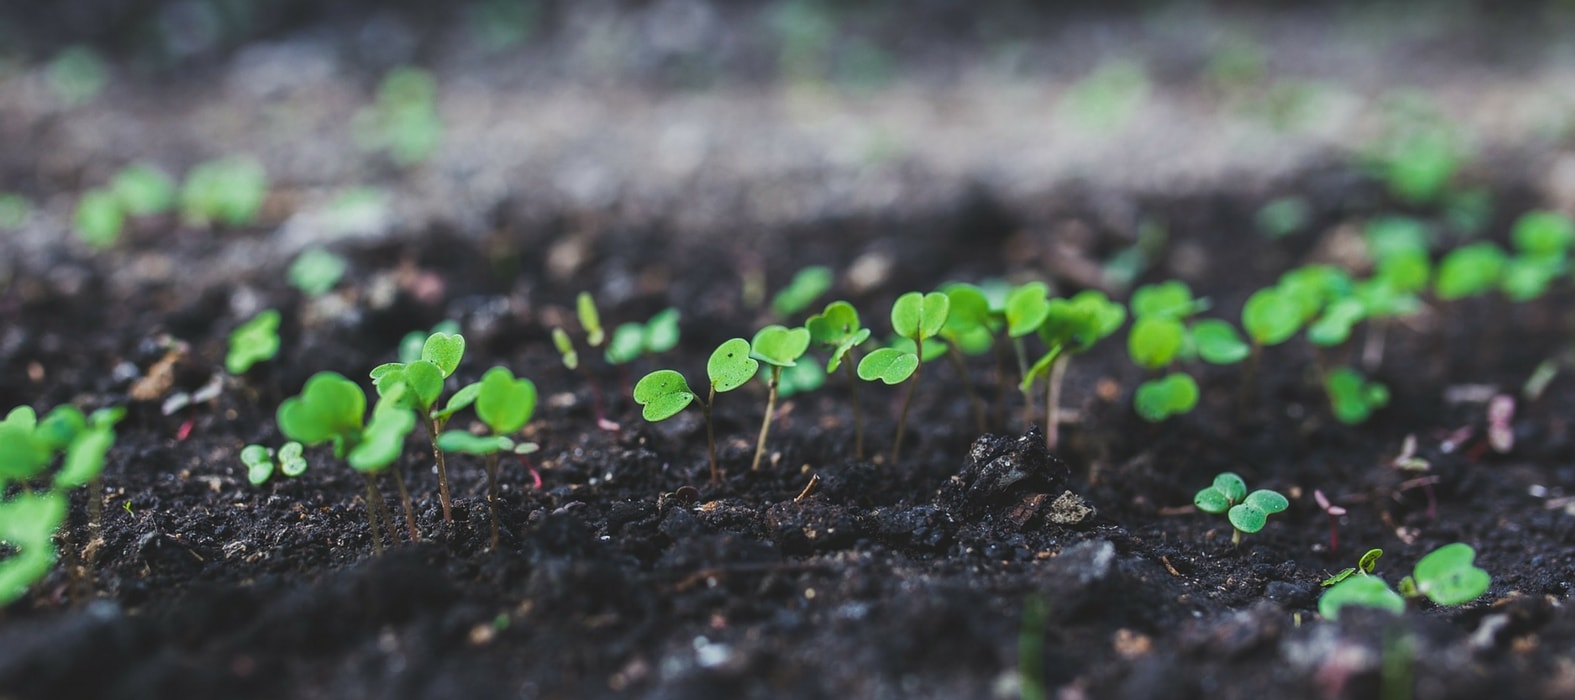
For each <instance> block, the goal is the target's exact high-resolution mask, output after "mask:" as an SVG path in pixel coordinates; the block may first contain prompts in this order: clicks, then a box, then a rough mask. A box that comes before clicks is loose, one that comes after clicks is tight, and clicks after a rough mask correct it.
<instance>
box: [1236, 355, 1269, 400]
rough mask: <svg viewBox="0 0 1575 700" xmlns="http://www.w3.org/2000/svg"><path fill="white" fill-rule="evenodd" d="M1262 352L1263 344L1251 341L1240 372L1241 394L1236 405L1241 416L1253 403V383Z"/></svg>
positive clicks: (1256, 375) (1255, 379)
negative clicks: (1244, 365)
mask: <svg viewBox="0 0 1575 700" xmlns="http://www.w3.org/2000/svg"><path fill="white" fill-rule="evenodd" d="M1262 354H1263V344H1262V343H1259V342H1258V341H1257V340H1254V341H1252V351H1251V352H1249V353H1247V367H1246V368H1245V369H1243V370H1242V373H1241V374H1242V376H1241V396H1239V397H1238V400H1237V406H1236V408H1237V410H1238V411H1239V412H1240V413H1241V415H1242V416H1246V414H1247V411H1248V410H1250V409H1251V408H1252V405H1253V403H1255V402H1254V401H1253V394H1255V393H1257V392H1256V391H1255V390H1254V389H1255V387H1254V386H1253V384H1254V382H1256V381H1257V378H1258V356H1259V355H1262Z"/></svg>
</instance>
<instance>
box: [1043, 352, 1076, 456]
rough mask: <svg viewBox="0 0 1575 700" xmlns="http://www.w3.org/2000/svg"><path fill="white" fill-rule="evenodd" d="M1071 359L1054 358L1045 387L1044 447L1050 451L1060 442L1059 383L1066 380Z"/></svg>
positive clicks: (1063, 356) (1064, 357)
mask: <svg viewBox="0 0 1575 700" xmlns="http://www.w3.org/2000/svg"><path fill="white" fill-rule="evenodd" d="M1071 359H1072V358H1071V356H1070V355H1062V356H1060V357H1057V358H1055V363H1054V364H1052V365H1050V381H1049V383H1048V384H1047V385H1046V386H1045V447H1046V448H1047V449H1050V450H1054V449H1055V448H1056V445H1058V444H1060V442H1061V382H1062V380H1064V379H1066V365H1067V363H1068V362H1070V361H1071Z"/></svg>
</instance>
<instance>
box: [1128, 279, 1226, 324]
mask: <svg viewBox="0 0 1575 700" xmlns="http://www.w3.org/2000/svg"><path fill="white" fill-rule="evenodd" d="M1130 305H1131V307H1132V316H1133V317H1134V318H1138V319H1145V318H1151V317H1155V316H1163V317H1166V318H1174V319H1183V318H1186V317H1188V316H1191V315H1192V314H1194V313H1197V312H1199V311H1202V310H1203V308H1204V307H1206V306H1207V305H1208V304H1207V302H1206V301H1205V300H1201V299H1193V298H1192V290H1191V289H1190V288H1188V287H1187V283H1186V282H1182V281H1180V280H1170V281H1168V282H1160V283H1158V284H1148V285H1144V286H1142V287H1138V288H1137V290H1136V291H1134V292H1132V301H1131V304H1130Z"/></svg>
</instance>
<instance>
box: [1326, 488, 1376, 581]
mask: <svg viewBox="0 0 1575 700" xmlns="http://www.w3.org/2000/svg"><path fill="white" fill-rule="evenodd" d="M1313 500H1314V501H1317V502H1318V508H1320V509H1322V510H1323V512H1324V514H1326V515H1328V516H1329V551H1331V552H1334V551H1337V550H1339V549H1340V518H1341V517H1343V516H1344V515H1345V508H1342V507H1340V506H1337V505H1335V504H1334V503H1332V502H1330V501H1329V497H1328V496H1325V495H1323V491H1320V490H1318V489H1313ZM1364 559H1365V557H1364ZM1329 585H1332V584H1329Z"/></svg>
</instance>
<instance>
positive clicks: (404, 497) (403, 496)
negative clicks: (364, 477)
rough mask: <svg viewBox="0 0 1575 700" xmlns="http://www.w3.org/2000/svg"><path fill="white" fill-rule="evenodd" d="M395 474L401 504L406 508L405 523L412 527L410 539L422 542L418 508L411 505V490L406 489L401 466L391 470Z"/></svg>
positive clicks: (395, 483)
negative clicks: (417, 520)
mask: <svg viewBox="0 0 1575 700" xmlns="http://www.w3.org/2000/svg"><path fill="white" fill-rule="evenodd" d="M389 471H390V472H393V474H394V485H395V486H397V487H399V504H400V505H402V506H404V508H405V525H406V526H408V527H409V528H410V541H411V542H420V541H421V531H420V530H418V529H416V509H415V508H413V507H412V506H411V505H410V491H408V490H406V489H405V477H404V475H402V474H400V473H399V468H398V467H395V468H393V469H390V470H389Z"/></svg>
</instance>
